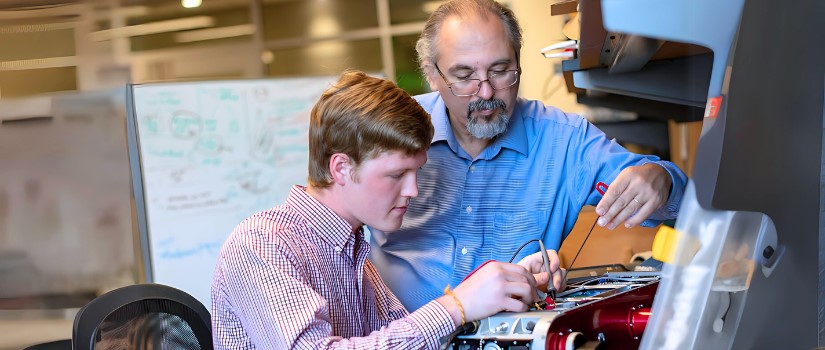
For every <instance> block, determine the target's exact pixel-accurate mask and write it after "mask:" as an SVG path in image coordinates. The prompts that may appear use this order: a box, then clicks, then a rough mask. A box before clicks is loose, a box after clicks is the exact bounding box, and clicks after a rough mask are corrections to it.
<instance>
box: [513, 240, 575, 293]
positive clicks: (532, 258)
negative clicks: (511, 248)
mask: <svg viewBox="0 0 825 350" xmlns="http://www.w3.org/2000/svg"><path fill="white" fill-rule="evenodd" d="M547 257H548V258H550V261H549V262H548V264H549V265H550V271H547V270H546V269H545V268H544V259H543V258H542V254H541V252H536V253H533V254H530V255H528V256H525V257H524V259H521V261H519V262H518V264H519V265H521V266H524V268H525V269H527V271H528V272H530V273H531V274H533V277H534V278H535V279H536V285H537V287H538V289H539V290H541V291H542V292H547V282H548V281H549V280H550V274H552V275H553V287H556V290H559V291H560V290H563V289H564V285H563V284H564V269H562V268H561V267H560V266H561V260H559V255H558V254H556V251H555V250H552V249H547Z"/></svg>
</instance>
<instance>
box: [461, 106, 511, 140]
mask: <svg viewBox="0 0 825 350" xmlns="http://www.w3.org/2000/svg"><path fill="white" fill-rule="evenodd" d="M496 108H501V113H499V114H498V115H497V116H496V115H492V116H490V119H491V121H489V122H486V123H485V122H482V123H479V121H478V119H479V118H480V117H478V116H476V117H472V112H475V111H481V110H492V109H496ZM509 121H510V117H509V116H507V104H506V103H504V101H502V100H499V99H491V100H477V101H473V102H471V103H470V104H469V105H468V106H467V131H468V132H469V133H470V135H473V136H474V137H477V138H480V139H491V138H493V137H496V136H497V135H498V134H501V133H504V132H505V131H507V124H508V122H509Z"/></svg>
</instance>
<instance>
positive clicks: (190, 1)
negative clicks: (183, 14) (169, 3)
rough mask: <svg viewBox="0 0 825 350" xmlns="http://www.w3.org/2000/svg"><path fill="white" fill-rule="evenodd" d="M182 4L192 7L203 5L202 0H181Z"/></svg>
mask: <svg viewBox="0 0 825 350" xmlns="http://www.w3.org/2000/svg"><path fill="white" fill-rule="evenodd" d="M180 4H181V6H183V7H185V8H188V9H191V8H195V7H198V6H200V5H201V0H180Z"/></svg>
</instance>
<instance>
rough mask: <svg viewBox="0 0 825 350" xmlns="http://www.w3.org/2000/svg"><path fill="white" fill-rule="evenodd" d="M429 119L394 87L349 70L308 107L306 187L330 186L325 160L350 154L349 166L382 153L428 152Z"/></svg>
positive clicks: (388, 82) (431, 128)
mask: <svg viewBox="0 0 825 350" xmlns="http://www.w3.org/2000/svg"><path fill="white" fill-rule="evenodd" d="M432 138H433V125H432V123H431V122H430V115H429V114H428V113H427V112H426V111H424V109H423V108H421V106H420V105H419V104H418V102H417V101H415V100H414V99H413V98H412V97H410V95H409V94H408V93H407V92H406V91H404V90H402V89H401V88H399V87H398V86H397V85H395V83H393V82H391V81H389V80H384V79H379V78H373V77H370V76H368V75H366V74H365V73H364V72H361V71H357V70H347V71H345V72H344V73H343V74H342V75H341V78H340V79H338V82H336V83H335V84H334V85H333V86H332V87H330V88H329V89H327V91H325V92H324V93H323V94H322V95H321V98H320V99H319V100H318V102H317V103H316V104H315V106H314V107H313V108H312V113H311V115H310V123H309V177H308V178H307V181H308V182H309V185H310V186H312V187H317V188H325V187H329V186H330V185H332V175H331V174H330V170H329V160H330V157H332V155H333V154H336V153H343V154H346V155H347V156H349V158H350V161H351V162H352V163H353V167H355V168H357V166H358V165H359V164H361V162H363V161H365V160H369V159H372V158H374V157H376V156H377V155H379V154H380V153H382V152H386V151H404V152H406V153H407V154H415V153H418V152H420V151H426V150H428V149H429V148H430V142H431V141H432Z"/></svg>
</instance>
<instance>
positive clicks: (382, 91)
mask: <svg viewBox="0 0 825 350" xmlns="http://www.w3.org/2000/svg"><path fill="white" fill-rule="evenodd" d="M432 137H433V127H432V124H431V123H430V116H429V114H428V113H427V112H425V111H424V109H423V108H421V106H420V105H419V104H418V102H416V101H415V100H414V99H412V98H411V97H410V96H409V95H408V94H407V93H406V92H404V91H403V90H402V89H400V88H398V87H397V86H396V85H395V84H393V83H392V82H390V81H387V80H383V79H378V78H372V77H369V76H367V75H366V74H364V73H362V72H358V71H347V72H345V73H344V74H343V75H342V76H341V78H340V79H339V80H338V82H337V83H335V84H334V85H333V86H332V87H331V88H329V89H328V90H327V91H326V92H325V93H324V94H323V95H322V96H321V98H320V100H319V101H318V102H317V103H316V105H315V107H314V108H313V110H312V114H311V121H310V130H309V158H310V159H309V178H308V183H309V185H308V186H307V187H303V186H297V185H296V186H293V187H292V189H291V191H290V193H289V196H288V198H287V199H286V202H285V203H284V204H283V205H280V206H276V207H274V208H272V209H269V210H266V211H263V212H260V213H257V214H255V215H252V216H251V217H249V218H247V219H246V220H244V221H243V222H241V223H240V224H239V225H238V226H237V228H236V229H235V230H234V231H233V232H232V235H231V236H230V237H229V238H228V239H227V241H226V243H225V244H224V246H223V248H222V249H221V254H220V257H219V259H218V264H217V267H216V270H215V277H214V281H213V285H212V324H213V334H214V344H215V348H217V349H251V348H260V349H287V348H301V349H337V348H349V349H436V348H438V346H439V338H441V337H443V336H445V335H448V334H449V333H451V332H452V331H453V330H454V329H456V327H457V326H458V325H461V324H463V323H465V322H470V321H473V320H478V319H481V318H484V317H487V316H490V315H493V314H495V313H498V312H501V311H525V310H526V309H527V305H528V304H531V303H533V302H535V301H536V300H537V299H538V296H537V292H536V285H537V283H539V284H546V283H547V280H548V279H549V275H548V274H547V273H542V274H538V275H535V276H534V275H532V274H530V273H529V272H528V271H527V269H526V268H525V267H523V266H521V265H517V264H509V263H501V262H495V263H489V264H487V265H485V266H484V267H483V268H481V269H479V270H478V271H476V272H475V273H473V274H472V275H471V276H468V278H467V279H466V280H465V281H463V282H462V283H460V284H458V285H456V286H455V289H447V290H446V293H445V295H442V296H440V297H438V298H436V299H435V300H431V301H430V302H428V303H426V304H425V305H423V306H421V307H420V308H418V309H417V310H414V311H413V312H412V313H409V312H408V311H407V310H406V309H405V308H404V306H402V305H401V303H400V302H399V301H398V299H397V298H396V297H395V295H393V293H392V292H391V291H390V290H389V289H388V288H387V286H386V285H385V284H384V282H383V281H382V280H381V278H380V277H379V275H378V272H377V271H376V270H375V268H374V267H373V265H372V264H371V263H370V262H369V261H367V256H368V255H369V249H370V246H369V244H368V243H367V242H366V241H365V240H364V231H363V226H364V225H365V224H366V225H370V227H375V228H378V229H381V230H385V231H393V230H397V229H398V228H399V227H400V226H401V222H402V220H403V218H404V214H405V212H406V211H407V205H408V204H409V201H410V199H411V198H414V197H416V196H417V195H418V186H417V184H416V176H417V171H418V170H419V168H421V166H423V165H424V163H425V162H426V161H427V149H428V148H429V146H430V141H431V140H432ZM534 260H535V259H534ZM537 261H539V260H536V261H534V263H535V262H537ZM553 263H554V265H555V266H556V268H557V266H558V261H557V260H555V261H554V262H553ZM537 279H538V281H537ZM408 288H410V289H414V288H416V286H415V285H409V286H408Z"/></svg>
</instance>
